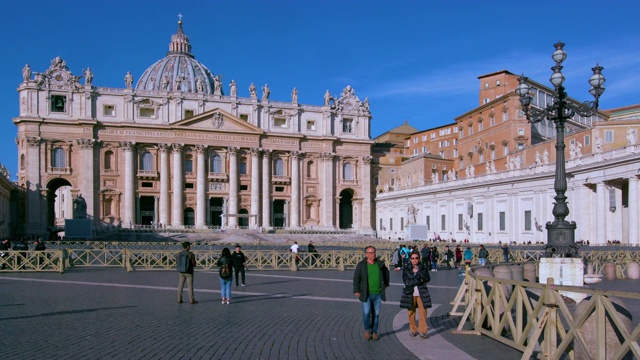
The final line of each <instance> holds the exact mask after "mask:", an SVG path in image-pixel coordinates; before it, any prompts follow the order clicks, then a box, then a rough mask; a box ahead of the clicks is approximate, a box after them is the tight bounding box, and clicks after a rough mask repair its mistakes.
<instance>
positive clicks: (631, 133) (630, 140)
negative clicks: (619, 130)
mask: <svg viewBox="0 0 640 360" xmlns="http://www.w3.org/2000/svg"><path fill="white" fill-rule="evenodd" d="M635 144H636V132H635V130H633V129H632V128H630V127H629V128H627V145H635Z"/></svg>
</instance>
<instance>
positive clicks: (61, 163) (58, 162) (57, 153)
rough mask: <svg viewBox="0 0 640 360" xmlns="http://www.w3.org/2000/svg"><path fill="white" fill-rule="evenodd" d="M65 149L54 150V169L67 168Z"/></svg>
mask: <svg viewBox="0 0 640 360" xmlns="http://www.w3.org/2000/svg"><path fill="white" fill-rule="evenodd" d="M66 155H67V154H66V153H65V151H64V149H63V148H61V147H57V148H55V149H53V164H51V165H52V166H53V167H54V168H64V167H67V157H66Z"/></svg>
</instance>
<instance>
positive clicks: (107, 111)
mask: <svg viewBox="0 0 640 360" xmlns="http://www.w3.org/2000/svg"><path fill="white" fill-rule="evenodd" d="M102 115H104V116H116V107H115V106H114V105H105V106H104V107H103V108H102Z"/></svg>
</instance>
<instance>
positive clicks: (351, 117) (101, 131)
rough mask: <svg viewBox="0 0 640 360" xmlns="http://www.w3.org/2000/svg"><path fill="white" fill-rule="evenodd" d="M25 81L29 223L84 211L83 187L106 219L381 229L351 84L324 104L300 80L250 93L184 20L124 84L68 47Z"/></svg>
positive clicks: (21, 174) (363, 120)
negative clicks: (104, 80) (203, 57)
mask: <svg viewBox="0 0 640 360" xmlns="http://www.w3.org/2000/svg"><path fill="white" fill-rule="evenodd" d="M123 73H124V72H123ZM23 80H24V81H23V83H22V84H20V86H19V88H18V93H19V99H20V114H19V116H18V117H16V118H14V120H13V122H14V124H15V125H16V126H17V129H18V136H17V139H16V143H17V146H18V156H19V159H18V160H19V170H18V175H17V176H18V185H19V186H20V187H21V188H22V189H24V192H25V197H26V201H25V204H26V205H25V207H26V208H25V210H24V224H25V225H24V226H25V230H24V233H25V234H27V235H28V234H40V233H43V232H44V231H46V229H47V228H52V227H54V228H55V227H57V226H60V225H62V224H63V223H64V219H65V218H72V217H74V215H76V217H77V216H78V214H77V213H78V211H77V209H74V206H77V205H74V204H78V201H76V200H78V199H84V200H83V201H82V203H83V207H84V206H85V204H86V215H85V214H84V213H83V214H81V215H80V216H81V217H85V216H86V218H89V219H91V220H92V223H93V225H94V227H95V228H101V227H123V228H132V227H136V226H141V225H142V226H155V227H163V228H175V229H182V228H185V227H195V228H208V227H209V228H222V229H225V228H229V229H236V228H251V229H272V228H288V229H301V228H307V229H309V228H313V229H353V230H355V231H357V232H361V233H369V232H371V231H372V225H371V222H372V216H373V214H372V212H371V208H372V206H371V203H372V201H371V198H372V193H371V188H372V187H371V180H370V167H371V160H372V157H371V144H372V141H371V139H370V135H369V133H370V129H369V123H370V120H371V113H370V111H369V104H368V100H367V99H365V100H363V101H361V100H360V99H359V98H358V96H356V93H355V90H354V89H353V88H352V87H350V86H346V87H345V88H344V90H343V91H342V92H341V93H340V94H339V95H335V96H334V95H331V94H330V93H329V91H327V92H326V93H324V98H322V96H323V94H322V92H319V96H318V98H319V99H323V101H321V103H320V104H319V105H304V104H300V103H298V101H297V98H298V93H297V90H296V89H295V88H294V89H293V91H292V92H291V102H288V101H287V102H283V101H273V100H272V99H271V91H270V89H269V87H268V85H266V84H265V85H264V86H260V87H259V88H258V87H256V85H255V84H253V83H252V84H246V85H243V86H247V87H248V88H249V93H250V96H249V97H240V96H238V90H237V89H238V86H240V84H236V83H235V81H233V80H232V81H231V83H230V84H228V85H223V84H222V82H221V79H220V77H219V76H217V75H215V74H214V73H213V72H211V71H210V70H209V69H208V68H207V67H206V66H204V65H203V64H202V63H201V62H199V61H198V60H196V59H195V57H194V55H193V54H192V52H191V44H190V41H189V38H188V36H187V35H186V34H185V33H184V31H183V28H182V22H179V23H178V30H177V32H176V33H175V34H174V35H173V36H172V37H171V42H170V45H169V52H168V53H167V54H166V56H165V57H164V58H162V59H160V60H158V61H157V62H155V63H154V64H152V65H151V66H150V67H149V68H148V69H147V70H146V71H145V72H144V73H143V74H142V75H141V76H140V77H139V80H138V81H137V82H136V81H135V79H134V75H133V74H131V73H129V72H127V73H126V75H124V78H123V84H124V87H123V88H107V87H99V86H96V85H94V84H93V73H92V71H91V69H90V68H87V69H86V70H83V73H82V74H80V75H75V74H73V73H72V72H71V71H70V70H69V68H68V66H67V64H66V62H65V60H63V59H62V58H60V57H56V58H55V59H53V60H52V61H51V65H50V67H49V68H48V69H45V70H44V71H43V72H33V73H32V71H31V69H30V68H29V66H28V65H27V66H25V68H24V69H23ZM134 83H135V84H134Z"/></svg>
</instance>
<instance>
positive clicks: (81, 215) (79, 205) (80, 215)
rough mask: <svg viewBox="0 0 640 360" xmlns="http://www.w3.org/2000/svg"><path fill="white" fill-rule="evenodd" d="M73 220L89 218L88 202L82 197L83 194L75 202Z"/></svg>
mask: <svg viewBox="0 0 640 360" xmlns="http://www.w3.org/2000/svg"><path fill="white" fill-rule="evenodd" d="M73 218H74V219H86V218H87V202H86V201H85V200H84V198H83V197H82V194H80V195H78V197H77V198H75V199H74V200H73Z"/></svg>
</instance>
